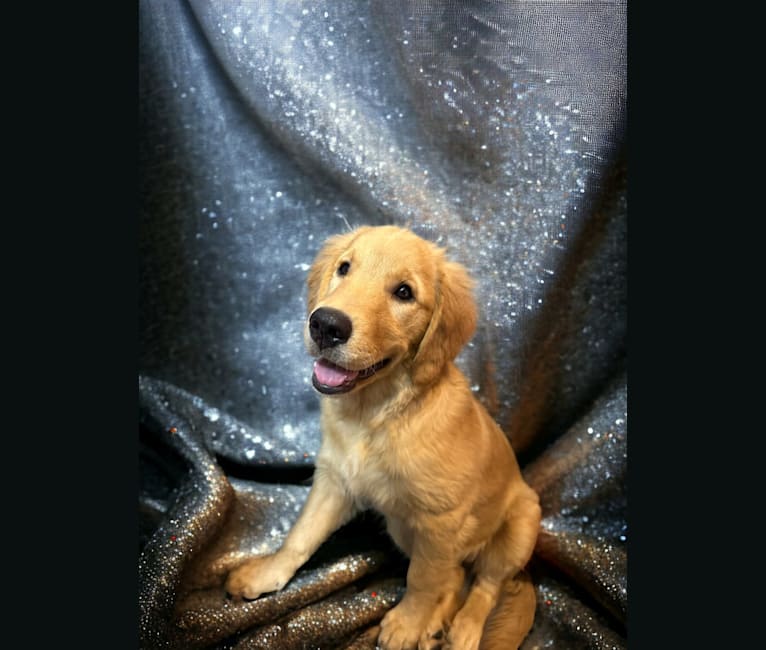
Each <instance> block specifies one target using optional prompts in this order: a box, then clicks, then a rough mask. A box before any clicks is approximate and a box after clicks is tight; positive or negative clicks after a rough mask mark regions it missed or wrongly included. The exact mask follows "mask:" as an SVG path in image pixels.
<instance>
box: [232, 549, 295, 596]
mask: <svg viewBox="0 0 766 650" xmlns="http://www.w3.org/2000/svg"><path fill="white" fill-rule="evenodd" d="M292 577H293V574H292V572H291V571H290V570H289V567H287V566H285V564H284V562H283V560H282V559H281V556H280V555H279V554H278V553H275V554H274V555H265V556H263V557H256V558H253V559H252V560H248V561H247V562H245V563H244V564H241V565H240V566H238V567H237V568H236V569H234V570H233V571H232V572H231V573H230V574H229V577H228V578H227V580H226V591H227V592H228V593H229V594H230V595H231V596H234V597H235V598H245V599H247V600H254V599H255V598H258V596H260V595H261V594H265V593H269V592H270V591H279V590H280V589H282V588H283V587H284V586H285V585H286V584H287V583H288V582H289V580H290V578H292Z"/></svg>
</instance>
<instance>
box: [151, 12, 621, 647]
mask: <svg viewBox="0 0 766 650" xmlns="http://www.w3.org/2000/svg"><path fill="white" fill-rule="evenodd" d="M626 10H627V7H626V3H625V2H618V1H615V2H610V1H602V0H555V1H554V0H527V1H519V2H514V1H508V2H500V1H496V0H468V1H464V2H457V1H453V0H450V1H448V0H444V1H442V2H435V1H422V0H421V1H415V0H409V1H407V0H386V1H383V0H373V1H370V2H358V1H355V0H354V1H351V0H335V1H333V2H330V1H329V0H324V1H322V0H319V1H317V2H311V3H309V2H287V1H286V0H260V1H258V2H256V1H254V0H253V1H250V2H245V1H241V0H226V1H224V0H217V1H207V2H202V1H200V0H189V1H188V2H182V1H180V0H142V1H141V2H140V3H139V267H140V268H139V298H140V303H139V336H140V352H139V372H140V376H139V382H138V383H139V385H138V397H139V436H140V447H139V449H140V456H139V469H140V483H139V508H140V528H139V567H138V569H139V630H140V639H141V647H142V648H233V647H237V648H319V647H321V648H373V647H374V633H375V626H376V624H377V623H378V622H379V620H380V618H381V617H382V616H383V614H384V613H385V612H386V611H387V610H388V609H389V608H390V607H391V606H393V605H394V604H395V603H396V602H397V601H398V600H399V599H400V598H401V596H402V593H403V590H404V576H405V574H406V566H407V563H406V558H403V557H402V556H401V555H400V554H399V553H398V551H397V550H396V548H395V547H394V546H393V545H392V543H391V542H390V540H389V539H388V538H387V536H386V534H385V532H384V527H383V524H382V522H381V519H380V518H379V517H378V516H377V515H375V513H372V512H367V513H364V514H362V515H360V516H359V517H357V518H356V519H354V520H353V521H352V522H350V523H349V524H348V525H346V526H344V527H343V528H341V529H340V530H339V531H337V532H336V533H335V534H334V535H333V536H332V537H331V538H330V539H329V540H328V541H327V542H326V543H325V544H324V545H323V546H322V547H321V548H320V550H319V551H318V552H317V554H316V555H315V557H313V558H312V559H311V560H310V561H309V563H308V564H307V565H305V566H304V567H303V568H302V569H300V570H299V572H298V573H297V574H296V576H295V578H294V580H293V581H291V582H290V583H289V584H288V586H287V587H286V588H285V589H284V590H283V591H281V592H278V593H276V594H272V595H269V596H266V597H264V598H261V599H259V600H256V601H253V602H246V603H237V602H233V601H230V600H227V599H226V598H225V594H224V590H223V587H222V583H223V579H224V577H225V575H226V573H227V572H228V570H229V569H230V568H231V567H233V566H234V565H236V564H237V563H238V562H241V561H242V560H243V559H245V558H247V557H251V556H253V555H258V554H262V553H266V552H271V551H274V550H276V549H277V548H278V547H279V545H280V543H281V541H282V540H283V539H284V537H285V535H286V532H287V531H288V530H289V528H290V526H291V525H292V523H293V522H294V521H295V519H296V517H297V514H298V512H299V510H300V507H301V505H302V504H303V502H304V500H305V498H306V494H307V493H308V489H309V486H310V482H311V474H312V468H313V463H314V459H315V457H316V453H317V451H318V449H319V442H320V432H319V428H318V419H319V418H318V407H319V396H318V395H317V394H316V393H315V391H313V389H312V387H311V379H310V378H311V360H310V358H309V357H308V355H307V353H306V351H305V348H304V344H303V338H302V332H303V326H304V318H305V315H306V314H305V311H306V302H305V300H306V292H305V280H306V274H307V271H308V269H309V266H310V264H311V262H312V260H313V258H314V256H315V254H316V253H317V251H318V250H319V248H320V246H321V245H322V243H323V241H324V240H325V239H326V238H327V237H328V236H330V235H332V234H336V233H338V232H344V231H346V230H348V229H349V228H350V227H354V226H357V225H362V224H371V225H376V224H388V223H393V224H398V225H402V226H407V227H410V228H412V229H413V230H414V231H415V232H416V233H418V234H419V235H421V236H423V237H425V238H426V239H429V240H431V241H434V242H437V243H438V244H439V245H441V246H444V247H446V248H447V250H448V253H449V256H450V257H451V258H452V259H454V260H456V261H458V262H460V263H462V264H463V265H464V266H466V268H467V269H468V270H469V271H470V273H471V275H472V276H473V277H474V278H475V280H476V289H475V295H476V298H477V303H478V306H479V312H480V320H479V325H478V328H477V332H476V334H475V336H474V337H473V339H472V340H471V342H470V343H469V344H468V345H467V346H466V347H465V348H464V350H463V351H462V352H461V353H460V355H459V356H458V358H457V363H458V365H459V367H460V368H461V370H463V372H464V373H465V374H466V375H467V376H468V378H469V380H470V382H471V387H472V390H473V392H474V394H475V395H476V397H477V398H478V399H479V400H480V401H481V402H482V403H483V404H484V405H485V406H486V407H487V409H488V411H489V412H490V414H491V415H492V417H493V418H494V419H495V420H496V421H497V422H498V424H499V425H500V426H501V428H502V429H503V430H504V431H505V433H506V434H507V435H508V437H509V439H510V441H511V444H512V445H513V447H514V449H515V450H516V453H517V456H518V458H519V462H520V465H521V467H522V470H523V472H524V475H525V478H526V480H527V481H528V482H529V483H530V485H532V487H534V488H535V489H536V490H537V492H538V493H539V494H540V497H541V505H542V508H543V521H542V524H541V530H540V535H539V539H538V542H537V546H536V549H535V554H534V556H533V558H532V561H531V562H530V565H529V567H528V572H529V574H530V576H531V578H532V582H533V584H534V585H535V590H536V594H537V610H536V614H535V621H534V624H533V627H532V629H531V631H530V633H529V636H528V637H527V639H526V640H525V641H524V644H523V645H522V648H524V650H532V649H533V648H542V647H556V648H568V649H572V648H574V649H577V648H624V647H626V644H627V627H626V613H627V580H626V566H627V519H626V510H627V490H626V486H625V479H626V466H627V429H626V427H627V374H626V357H627V352H626V332H627V310H626V297H627V284H626V283H627V275H626V268H627V260H626V250H627V247H626V235H627V220H626V216H627V196H626V178H627V166H626V156H625V146H626V132H625V116H626V101H625V94H626V58H627V54H626V40H627V39H626Z"/></svg>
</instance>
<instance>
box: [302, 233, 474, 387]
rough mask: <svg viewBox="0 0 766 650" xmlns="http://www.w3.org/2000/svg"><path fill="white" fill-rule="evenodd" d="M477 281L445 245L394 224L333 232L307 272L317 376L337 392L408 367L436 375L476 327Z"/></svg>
mask: <svg viewBox="0 0 766 650" xmlns="http://www.w3.org/2000/svg"><path fill="white" fill-rule="evenodd" d="M470 288H471V281H470V279H469V278H468V276H467V275H466V273H465V271H464V270H463V269H462V267H460V266H459V265H457V264H454V263H452V262H448V261H447V260H446V259H445V258H444V254H443V251H442V250H441V249H439V248H437V247H436V246H435V245H433V244H431V243H430V242H427V241H425V240H423V239H421V238H420V237H418V236H417V235H415V234H414V233H412V232H410V231H408V230H405V229H402V228H398V227H395V226H381V227H363V228H359V229H357V230H355V231H353V232H350V233H347V234H344V235H338V236H335V237H332V238H330V239H329V240H328V241H327V243H326V244H325V246H324V247H323V248H322V250H321V251H320V252H319V254H318V255H317V258H316V260H315V262H314V264H313V266H312V267H311V270H310V272H309V277H308V305H309V316H308V319H307V321H306V327H305V332H304V338H305V342H306V346H307V348H308V351H309V353H310V354H311V355H312V356H314V357H316V361H315V363H314V373H313V377H312V382H313V385H314V387H315V388H316V389H317V390H318V391H319V392H321V393H324V394H327V395H337V394H342V393H348V392H351V391H354V390H362V389H363V388H364V387H365V386H368V385H370V384H372V383H375V382H379V381H383V380H385V378H386V377H387V376H389V375H390V373H391V372H392V371H393V370H394V369H396V368H402V367H404V368H406V369H407V370H408V371H410V372H411V373H412V374H413V380H415V381H419V382H423V381H428V380H431V379H433V377H434V376H435V375H436V374H438V370H439V369H441V368H442V367H443V366H444V364H445V363H446V362H447V361H448V360H449V359H451V358H454V356H455V355H456V354H457V353H458V352H459V350H460V348H461V347H462V346H463V344H465V342H466V341H467V340H468V339H469V338H470V336H471V335H472V333H473V330H474V327H475V322H476V315H475V306H474V303H473V299H472V296H471V294H470Z"/></svg>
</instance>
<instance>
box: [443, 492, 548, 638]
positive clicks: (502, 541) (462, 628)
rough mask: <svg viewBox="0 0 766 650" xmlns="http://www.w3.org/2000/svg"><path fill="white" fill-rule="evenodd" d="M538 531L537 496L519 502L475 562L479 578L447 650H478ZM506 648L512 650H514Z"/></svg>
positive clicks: (455, 621) (459, 617)
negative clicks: (508, 581) (486, 626)
mask: <svg viewBox="0 0 766 650" xmlns="http://www.w3.org/2000/svg"><path fill="white" fill-rule="evenodd" d="M539 527H540V505H539V503H538V500H537V495H535V494H534V493H532V494H530V498H526V497H525V498H519V499H517V500H516V501H515V502H514V503H513V504H512V507H511V509H510V511H509V514H508V517H507V519H506V521H505V522H504V523H503V525H502V526H501V527H500V529H499V530H498V531H497V532H496V533H495V535H494V536H493V537H492V539H490V541H489V542H488V543H487V545H486V546H485V547H484V549H483V550H482V551H481V553H480V554H479V556H478V557H477V558H476V561H475V563H474V571H475V573H476V577H475V579H474V582H473V585H472V586H471V590H470V591H469V593H468V598H467V599H466V601H465V604H464V605H463V607H461V608H460V611H459V612H458V613H457V614H456V615H455V619H454V621H453V623H452V627H451V629H450V632H449V636H448V643H447V648H453V649H454V650H478V648H479V643H480V641H481V637H482V632H483V629H484V624H485V622H486V621H487V618H488V616H489V614H490V612H491V611H492V610H493V608H494V607H495V605H496V604H497V602H498V597H499V595H500V591H501V589H502V587H503V583H504V582H505V581H506V579H511V578H513V577H514V576H515V575H516V574H517V573H518V572H519V571H520V570H522V569H523V568H524V566H525V565H526V563H527V562H528V561H529V559H530V557H532V551H533V550H534V546H535V542H536V541H537V533H538V530H539ZM521 638H522V639H523V638H524V637H523V636H522V637H521ZM506 647H507V648H508V650H511V646H506Z"/></svg>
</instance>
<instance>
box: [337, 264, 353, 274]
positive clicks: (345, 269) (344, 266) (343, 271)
mask: <svg viewBox="0 0 766 650" xmlns="http://www.w3.org/2000/svg"><path fill="white" fill-rule="evenodd" d="M349 268H351V264H349V263H348V262H342V263H341V265H340V266H339V267H338V275H346V273H348V270H349Z"/></svg>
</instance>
